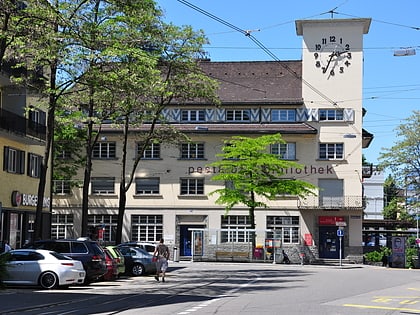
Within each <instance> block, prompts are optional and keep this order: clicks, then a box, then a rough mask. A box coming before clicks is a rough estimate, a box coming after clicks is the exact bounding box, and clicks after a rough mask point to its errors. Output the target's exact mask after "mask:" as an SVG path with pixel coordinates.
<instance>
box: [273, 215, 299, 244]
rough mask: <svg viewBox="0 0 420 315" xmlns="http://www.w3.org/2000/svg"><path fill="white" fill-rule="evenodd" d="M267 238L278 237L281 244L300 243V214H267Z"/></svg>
mask: <svg viewBox="0 0 420 315" xmlns="http://www.w3.org/2000/svg"><path fill="white" fill-rule="evenodd" d="M267 229H268V230H273V232H267V238H277V239H280V240H281V244H299V239H300V231H299V217H298V216H267Z"/></svg>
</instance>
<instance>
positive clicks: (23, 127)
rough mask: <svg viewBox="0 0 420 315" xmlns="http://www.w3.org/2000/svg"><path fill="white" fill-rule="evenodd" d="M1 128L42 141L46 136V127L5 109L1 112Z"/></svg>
mask: <svg viewBox="0 0 420 315" xmlns="http://www.w3.org/2000/svg"><path fill="white" fill-rule="evenodd" d="M0 128H1V129H3V130H7V131H10V132H14V133H17V134H19V135H22V136H31V137H33V138H37V139H40V140H45V136H46V127H45V126H44V125H41V124H38V123H36V122H34V121H31V120H29V119H27V118H25V117H23V116H20V115H17V114H15V113H12V112H9V111H7V110H4V109H2V110H0Z"/></svg>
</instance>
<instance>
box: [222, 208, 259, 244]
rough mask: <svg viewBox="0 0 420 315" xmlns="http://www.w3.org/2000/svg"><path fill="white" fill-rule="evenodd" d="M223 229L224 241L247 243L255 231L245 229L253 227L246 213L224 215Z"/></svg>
mask: <svg viewBox="0 0 420 315" xmlns="http://www.w3.org/2000/svg"><path fill="white" fill-rule="evenodd" d="M221 228H222V229H228V230H229V231H221V234H220V237H221V238H220V239H221V242H222V243H227V242H229V243H245V242H251V240H252V237H253V234H254V232H249V231H245V230H246V229H250V228H251V222H250V221H249V217H248V216H246V215H230V216H222V224H221Z"/></svg>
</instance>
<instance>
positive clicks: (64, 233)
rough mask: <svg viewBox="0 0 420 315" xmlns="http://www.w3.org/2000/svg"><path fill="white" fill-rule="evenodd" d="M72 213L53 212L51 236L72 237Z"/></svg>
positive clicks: (56, 237)
mask: <svg viewBox="0 0 420 315" xmlns="http://www.w3.org/2000/svg"><path fill="white" fill-rule="evenodd" d="M73 226H74V223H73V214H60V213H55V214H53V215H52V218H51V238H52V239H59V238H72V237H74V236H75V235H74V228H73Z"/></svg>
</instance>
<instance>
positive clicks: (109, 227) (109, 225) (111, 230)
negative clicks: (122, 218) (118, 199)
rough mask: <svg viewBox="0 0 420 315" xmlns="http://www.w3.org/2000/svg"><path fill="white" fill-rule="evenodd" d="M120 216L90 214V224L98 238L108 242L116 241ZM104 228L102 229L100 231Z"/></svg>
mask: <svg viewBox="0 0 420 315" xmlns="http://www.w3.org/2000/svg"><path fill="white" fill-rule="evenodd" d="M117 222H118V216H117V215H116V214H114V215H101V214H91V215H89V216H88V226H89V227H90V229H91V230H92V231H93V233H94V234H95V236H96V238H98V239H100V240H103V241H104V242H106V243H109V242H114V241H115V234H116V233H115V232H116V230H117ZM101 229H102V231H100V230H101Z"/></svg>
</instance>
